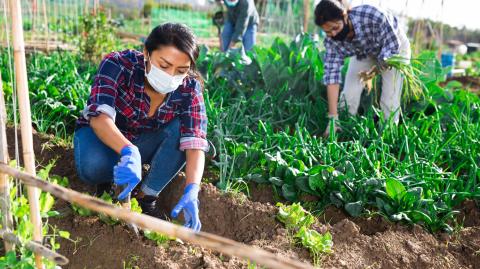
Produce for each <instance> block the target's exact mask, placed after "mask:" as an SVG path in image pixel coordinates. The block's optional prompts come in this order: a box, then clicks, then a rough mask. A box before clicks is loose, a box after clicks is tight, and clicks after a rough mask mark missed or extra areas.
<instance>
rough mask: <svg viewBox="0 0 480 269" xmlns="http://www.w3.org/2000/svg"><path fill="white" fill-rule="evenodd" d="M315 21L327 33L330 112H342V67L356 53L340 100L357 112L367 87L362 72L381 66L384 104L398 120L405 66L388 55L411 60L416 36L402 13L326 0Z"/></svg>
mask: <svg viewBox="0 0 480 269" xmlns="http://www.w3.org/2000/svg"><path fill="white" fill-rule="evenodd" d="M315 24H317V25H318V26H320V27H321V28H322V29H323V31H325V33H326V34H327V37H326V38H325V41H324V45H325V49H326V53H325V58H324V64H325V66H324V68H325V73H324V78H323V80H324V83H325V85H327V96H328V117H329V118H338V111H337V103H338V95H339V91H340V82H341V80H342V79H341V73H340V71H341V67H342V65H343V62H344V59H345V58H346V57H350V56H353V57H352V58H350V63H349V65H348V71H347V75H346V78H345V85H344V87H343V91H342V95H341V96H340V106H343V105H346V106H347V108H348V111H349V113H350V114H352V115H355V114H357V110H358V107H359V104H360V97H361V94H362V91H363V89H364V85H363V83H362V82H361V81H360V76H359V73H360V72H365V71H369V70H372V68H373V67H375V66H380V67H381V68H380V71H379V72H380V73H381V75H382V95H381V100H380V106H381V109H382V111H383V113H384V117H385V118H389V117H390V116H391V117H392V118H393V120H394V121H395V122H397V123H398V120H399V110H400V98H401V94H402V85H403V78H402V76H401V75H400V72H399V71H397V70H395V69H391V68H388V66H387V64H386V60H387V59H389V58H390V57H392V56H400V57H402V58H404V59H405V60H407V61H408V60H409V59H410V53H411V52H410V42H409V41H408V38H407V36H406V35H405V33H404V31H403V30H402V29H401V28H400V26H399V24H398V20H397V18H395V17H394V16H393V15H392V14H390V13H388V12H385V11H383V10H381V9H378V8H376V7H374V6H370V5H360V6H357V7H354V8H352V9H347V8H346V7H345V6H344V5H343V3H342V1H341V0H322V1H321V2H320V3H319V4H318V5H317V7H316V8H315ZM336 129H338V127H336ZM328 134H329V126H327V129H326V130H325V132H324V135H326V136H327V135H328Z"/></svg>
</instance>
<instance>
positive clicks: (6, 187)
mask: <svg viewBox="0 0 480 269" xmlns="http://www.w3.org/2000/svg"><path fill="white" fill-rule="evenodd" d="M2 85H3V84H2V74H0V162H4V163H8V161H9V160H8V147H7V130H6V127H7V111H6V109H5V98H4V95H3V87H2ZM0 211H1V212H2V216H3V217H2V223H1V225H2V229H6V230H9V231H13V218H12V213H11V211H10V182H9V178H8V176H7V175H6V174H1V173H0ZM4 243H5V250H6V251H12V250H15V245H14V244H11V243H9V242H6V241H5V242H4Z"/></svg>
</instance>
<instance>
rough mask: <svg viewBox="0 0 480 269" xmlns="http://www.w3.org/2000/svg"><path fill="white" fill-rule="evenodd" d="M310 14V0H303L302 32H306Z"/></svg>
mask: <svg viewBox="0 0 480 269" xmlns="http://www.w3.org/2000/svg"><path fill="white" fill-rule="evenodd" d="M309 16H310V0H303V32H304V33H308V22H309V20H308V19H309Z"/></svg>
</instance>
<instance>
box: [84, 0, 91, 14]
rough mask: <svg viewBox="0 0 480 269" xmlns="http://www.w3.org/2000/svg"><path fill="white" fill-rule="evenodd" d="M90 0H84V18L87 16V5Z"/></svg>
mask: <svg viewBox="0 0 480 269" xmlns="http://www.w3.org/2000/svg"><path fill="white" fill-rule="evenodd" d="M89 2H90V0H85V7H84V8H85V9H84V11H83V12H84V13H85V16H86V15H88V4H89Z"/></svg>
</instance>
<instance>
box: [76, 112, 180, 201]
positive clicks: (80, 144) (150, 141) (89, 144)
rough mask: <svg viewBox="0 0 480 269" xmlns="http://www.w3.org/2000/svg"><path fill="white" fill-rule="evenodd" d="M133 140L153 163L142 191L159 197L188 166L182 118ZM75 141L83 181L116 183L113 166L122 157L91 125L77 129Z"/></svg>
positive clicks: (141, 152) (78, 170) (149, 161)
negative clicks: (186, 165) (100, 137)
mask: <svg viewBox="0 0 480 269" xmlns="http://www.w3.org/2000/svg"><path fill="white" fill-rule="evenodd" d="M131 142H132V143H133V144H134V145H135V146H137V147H138V149H139V151H140V155H141V157H142V164H149V165H150V171H149V173H148V175H147V176H146V177H145V178H144V179H143V180H142V186H141V190H142V191H143V193H145V194H146V195H154V196H158V194H159V193H160V192H161V191H162V190H163V188H164V187H165V186H166V185H167V184H168V183H169V182H170V181H171V180H172V179H173V178H174V177H175V176H176V175H177V174H178V173H179V172H180V170H181V169H182V168H183V166H184V165H185V152H183V151H180V150H179V144H180V120H179V119H174V120H173V121H171V122H170V123H168V124H167V125H166V126H165V127H164V128H163V129H159V130H156V131H151V132H145V133H143V134H141V135H140V136H139V137H138V138H137V139H135V140H134V141H131ZM73 144H74V154H75V166H76V169H77V174H78V176H79V178H80V179H81V180H82V181H83V182H85V183H88V184H100V183H109V182H113V166H115V165H116V164H117V162H118V161H119V157H120V156H119V155H118V154H117V153H116V152H115V151H113V150H112V149H111V148H109V147H108V146H107V145H105V144H103V142H102V141H100V139H99V138H98V137H97V135H95V133H94V132H93V129H92V128H91V127H87V126H86V127H82V128H80V129H78V130H76V131H75V135H74V138H73Z"/></svg>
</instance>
